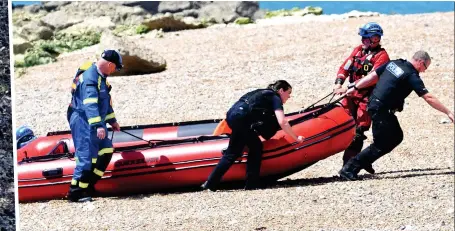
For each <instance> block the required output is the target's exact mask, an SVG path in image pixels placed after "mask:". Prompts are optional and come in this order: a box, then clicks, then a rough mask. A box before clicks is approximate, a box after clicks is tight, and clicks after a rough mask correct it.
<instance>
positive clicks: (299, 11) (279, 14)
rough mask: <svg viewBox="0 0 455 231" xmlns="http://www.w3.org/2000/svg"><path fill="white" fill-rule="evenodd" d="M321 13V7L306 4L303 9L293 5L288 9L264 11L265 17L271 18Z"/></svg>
mask: <svg viewBox="0 0 455 231" xmlns="http://www.w3.org/2000/svg"><path fill="white" fill-rule="evenodd" d="M322 13H323V11H322V8H321V7H312V6H307V7H305V8H303V9H300V8H298V7H294V8H292V9H290V10H285V9H281V10H274V11H267V12H266V13H265V18H273V17H286V16H305V15H307V14H314V15H321V14H322Z"/></svg>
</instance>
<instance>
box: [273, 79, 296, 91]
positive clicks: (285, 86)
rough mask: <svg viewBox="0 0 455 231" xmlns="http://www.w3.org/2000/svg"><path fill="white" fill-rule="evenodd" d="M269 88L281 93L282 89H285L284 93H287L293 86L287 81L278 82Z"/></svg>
mask: <svg viewBox="0 0 455 231" xmlns="http://www.w3.org/2000/svg"><path fill="white" fill-rule="evenodd" d="M267 88H268V89H272V90H274V91H279V90H280V89H283V91H287V90H289V88H292V86H291V84H289V83H288V82H287V81H286V80H278V81H276V82H274V83H272V84H269V86H268V87H267Z"/></svg>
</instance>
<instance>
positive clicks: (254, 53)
mask: <svg viewBox="0 0 455 231" xmlns="http://www.w3.org/2000/svg"><path fill="white" fill-rule="evenodd" d="M287 21H289V20H287ZM367 21H376V22H378V23H380V24H381V26H382V27H383V28H384V30H385V36H384V37H383V41H382V44H383V46H384V47H385V48H386V49H387V50H388V53H389V55H390V57H391V58H392V59H395V58H410V57H411V56H412V54H413V53H414V52H415V51H417V50H419V49H424V50H426V51H428V52H429V53H430V55H431V56H432V58H433V62H432V65H431V67H430V68H429V69H428V71H427V72H425V73H423V74H422V78H423V80H424V82H425V83H426V86H427V88H428V89H429V90H430V92H432V93H434V94H435V95H436V96H437V97H439V99H440V100H441V101H442V102H443V103H444V104H446V105H448V107H449V108H450V109H451V110H453V105H454V13H453V12H449V13H432V14H416V15H406V16H403V15H392V16H377V17H370V18H351V19H337V20H326V19H325V20H321V21H317V19H314V20H301V21H299V22H296V23H289V22H288V23H287V24H281V23H276V21H275V22H274V23H270V24H274V25H267V23H266V22H262V23H261V24H260V25H249V26H244V27H230V26H228V27H213V28H208V29H201V30H192V31H181V32H173V33H167V34H165V36H164V38H161V39H154V38H151V37H148V36H147V35H145V36H142V37H140V36H138V37H135V38H132V40H134V41H135V42H136V43H137V45H138V46H143V47H149V48H152V49H153V50H154V51H156V52H158V53H159V54H160V55H162V56H163V57H164V58H165V59H166V60H167V63H168V70H166V71H164V72H162V73H158V74H151V75H142V76H128V77H127V76H125V77H113V78H110V80H109V81H110V82H111V84H112V85H113V87H114V88H113V99H114V108H115V110H116V115H117V118H118V120H119V122H120V124H121V125H135V124H151V123H162V122H175V121H188V120H199V119H209V118H221V117H223V114H224V113H225V111H226V110H227V109H228V108H229V106H230V105H231V104H232V103H233V102H234V101H235V100H236V99H238V97H240V96H241V95H242V94H243V93H245V92H247V91H248V90H250V89H253V88H258V87H265V86H266V85H267V84H269V83H271V82H273V81H275V80H277V79H286V80H288V81H289V82H290V83H291V84H292V85H293V95H292V98H291V99H290V100H289V101H288V103H287V104H286V105H285V108H286V111H287V112H291V111H293V110H296V109H298V108H300V107H302V106H304V105H307V106H308V105H310V104H311V103H313V102H315V101H316V100H317V99H319V98H321V97H322V96H324V95H326V94H327V93H329V92H330V91H331V87H332V85H333V82H334V80H335V77H336V72H337V69H338V67H339V65H340V64H341V63H342V62H343V60H344V58H345V57H346V56H347V55H349V53H350V52H351V51H352V49H353V47H354V46H356V45H358V44H359V43H360V38H359V36H358V35H357V28H358V26H359V25H360V24H363V23H366V22H367ZM94 50H96V47H93V48H89V49H84V52H75V53H72V54H68V55H64V56H62V57H61V58H60V59H59V61H58V62H57V63H54V64H48V65H45V66H38V67H33V68H29V69H28V70H27V72H26V74H24V75H22V76H21V77H16V78H15V91H16V99H15V100H16V101H15V102H16V109H15V110H16V121H17V124H18V125H21V124H28V125H31V126H32V127H33V128H34V129H35V131H36V133H37V134H39V135H44V134H45V133H46V132H47V131H53V130H62V129H65V130H67V129H68V124H67V122H66V107H67V104H68V102H69V100H70V93H69V88H70V83H71V78H72V75H73V73H74V72H75V70H76V68H77V66H78V65H80V64H81V63H82V62H83V61H85V60H86V59H88V58H93V56H94V53H93V51H94ZM398 117H399V120H400V121H401V125H402V128H403V130H404V135H405V139H404V141H403V143H402V144H401V145H400V146H399V147H397V148H396V149H395V150H394V151H393V152H392V153H391V154H389V155H386V156H385V157H383V158H381V159H380V160H379V161H377V162H376V163H375V164H374V167H375V168H376V170H377V172H378V174H376V175H375V176H374V177H372V176H368V175H366V178H365V179H364V180H363V181H358V182H344V181H341V180H340V179H339V178H338V177H337V176H336V175H337V171H338V170H339V169H340V167H341V162H342V160H341V156H342V154H337V155H334V156H332V157H330V158H327V159H325V160H323V161H320V162H318V163H317V164H316V165H314V166H312V167H310V168H308V169H306V170H304V171H301V172H299V173H296V174H294V175H292V176H289V177H287V178H286V179H282V180H281V181H279V182H277V184H276V185H274V186H271V187H270V188H267V189H264V190H256V191H243V190H238V189H231V190H223V191H219V192H215V193H209V192H183V193H163V194H149V195H135V196H131V197H109V198H97V200H96V201H94V202H91V203H84V204H69V203H67V202H66V201H59V200H54V201H47V202H39V203H27V204H20V227H21V230H94V229H95V230H453V229H454V228H453V227H454V140H453V137H454V127H453V124H443V123H441V121H443V120H445V119H446V116H445V115H443V114H441V113H439V112H437V111H435V110H433V109H432V108H431V107H430V106H428V105H427V104H426V103H425V101H424V100H422V99H419V98H418V97H417V96H416V95H415V94H414V93H412V94H411V96H410V97H409V98H408V100H407V103H406V105H405V109H404V111H403V112H402V113H399V114H398ZM367 135H368V137H369V139H368V140H367V143H369V142H371V133H367ZM362 174H363V172H362Z"/></svg>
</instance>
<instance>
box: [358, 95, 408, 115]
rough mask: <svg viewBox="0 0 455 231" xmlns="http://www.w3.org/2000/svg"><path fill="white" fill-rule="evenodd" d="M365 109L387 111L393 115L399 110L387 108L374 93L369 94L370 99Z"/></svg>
mask: <svg viewBox="0 0 455 231" xmlns="http://www.w3.org/2000/svg"><path fill="white" fill-rule="evenodd" d="M367 111H376V112H379V113H388V114H392V115H394V114H395V113H396V112H400V111H402V110H400V109H399V108H393V109H392V108H389V107H387V106H386V105H384V103H383V102H382V101H381V100H380V99H379V98H377V97H376V96H375V95H373V94H371V96H370V99H369V101H368V107H367Z"/></svg>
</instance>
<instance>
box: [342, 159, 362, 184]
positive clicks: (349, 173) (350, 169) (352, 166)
mask: <svg viewBox="0 0 455 231" xmlns="http://www.w3.org/2000/svg"><path fill="white" fill-rule="evenodd" d="M360 169H361V167H360V163H359V162H358V161H357V160H356V159H355V158H351V159H350V160H349V161H348V162H347V163H346V164H345V165H344V166H343V168H341V170H340V171H339V172H338V173H339V174H340V176H341V177H342V178H343V179H345V180H358V179H359V177H358V175H357V174H359V172H360Z"/></svg>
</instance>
